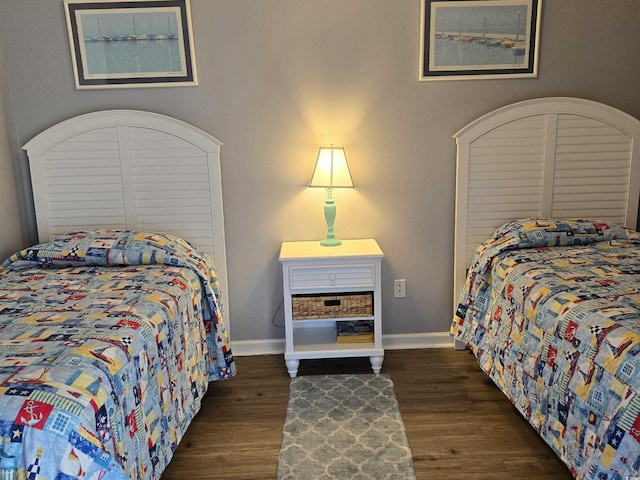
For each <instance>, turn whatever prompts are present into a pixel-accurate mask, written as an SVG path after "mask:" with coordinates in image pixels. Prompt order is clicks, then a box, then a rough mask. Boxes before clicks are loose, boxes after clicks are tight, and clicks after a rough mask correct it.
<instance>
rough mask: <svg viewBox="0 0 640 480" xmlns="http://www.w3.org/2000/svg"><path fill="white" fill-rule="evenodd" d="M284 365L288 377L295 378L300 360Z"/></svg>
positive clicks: (287, 361) (286, 361)
mask: <svg viewBox="0 0 640 480" xmlns="http://www.w3.org/2000/svg"><path fill="white" fill-rule="evenodd" d="M284 363H285V364H286V365H287V371H288V372H289V376H290V377H291V378H295V377H296V375H297V374H298V366H299V365H300V360H285V361H284ZM380 364H382V362H380ZM378 371H380V370H378Z"/></svg>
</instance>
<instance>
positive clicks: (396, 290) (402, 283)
mask: <svg viewBox="0 0 640 480" xmlns="http://www.w3.org/2000/svg"><path fill="white" fill-rule="evenodd" d="M393 296H394V297H395V298H404V297H406V296H407V281H406V280H405V279H404V278H398V279H397V280H394V281H393Z"/></svg>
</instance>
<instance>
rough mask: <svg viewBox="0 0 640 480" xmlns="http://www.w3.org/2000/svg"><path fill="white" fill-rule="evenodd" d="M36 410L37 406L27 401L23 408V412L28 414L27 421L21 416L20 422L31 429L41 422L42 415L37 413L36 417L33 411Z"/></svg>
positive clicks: (31, 401)
mask: <svg viewBox="0 0 640 480" xmlns="http://www.w3.org/2000/svg"><path fill="white" fill-rule="evenodd" d="M37 408H38V406H37V405H36V404H35V402H34V401H33V400H29V401H28V402H27V404H26V406H25V407H24V410H25V411H26V412H27V413H28V414H29V419H28V420H27V419H26V418H24V417H23V416H21V417H20V420H21V421H22V423H24V424H25V425H27V426H28V427H33V426H34V425H36V424H37V423H39V422H40V421H41V420H42V418H43V415H42V412H39V414H37V415H36V413H35V410H36V409H37Z"/></svg>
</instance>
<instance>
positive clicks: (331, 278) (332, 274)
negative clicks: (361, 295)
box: [329, 273, 336, 282]
mask: <svg viewBox="0 0 640 480" xmlns="http://www.w3.org/2000/svg"><path fill="white" fill-rule="evenodd" d="M329 281H331V282H335V281H336V274H335V273H330V274H329Z"/></svg>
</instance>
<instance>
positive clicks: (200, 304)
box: [0, 110, 236, 479]
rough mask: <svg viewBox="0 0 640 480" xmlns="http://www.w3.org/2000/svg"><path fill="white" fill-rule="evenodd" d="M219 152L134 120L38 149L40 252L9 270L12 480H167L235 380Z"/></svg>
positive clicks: (4, 387) (108, 117) (196, 138)
mask: <svg viewBox="0 0 640 480" xmlns="http://www.w3.org/2000/svg"><path fill="white" fill-rule="evenodd" d="M220 145H221V144H220V142H219V141H217V140H216V139H215V138H213V137H211V136H210V135H208V134H206V133H205V132H203V131H201V130H199V129H197V128H195V127H193V126H191V125H188V124H186V123H184V122H181V121H179V120H176V119H173V118H171V117H167V116H164V115H160V114H155V113H150V112H142V111H129V110H110V111H100V112H93V113H89V114H85V115H81V116H78V117H74V118H71V119H69V120H66V121H64V122H61V123H59V124H57V125H54V126H52V127H50V128H49V129H47V130H46V131H44V132H42V133H41V134H39V135H38V136H36V137H35V138H33V139H32V140H31V141H29V142H28V143H27V144H26V145H25V147H24V149H25V150H26V152H27V155H28V160H29V166H30V171H31V177H32V188H33V196H34V204H35V212H36V221H37V226H38V235H39V243H38V245H34V246H32V247H29V248H26V249H24V250H22V251H20V252H17V253H16V254H14V255H13V256H11V257H10V258H9V259H7V260H6V261H5V262H4V263H3V264H2V266H1V267H0V478H7V479H10V478H28V479H30V478H33V479H35V478H51V479H53V478H56V479H75V478H83V479H98V478H100V479H153V478H159V477H160V475H161V473H162V471H163V470H164V468H165V467H166V465H167V464H168V463H169V461H170V460H171V457H172V455H173V452H174V451H175V449H176V448H177V445H178V444H179V442H180V440H181V438H182V437H183V435H184V433H185V431H186V429H187V428H188V426H189V424H190V423H191V421H192V420H193V419H194V418H195V416H196V414H197V413H198V411H199V409H200V405H201V400H202V398H203V396H204V394H205V393H206V392H207V389H208V388H209V384H210V382H212V381H214V380H223V379H228V378H231V377H233V376H234V375H235V373H236V367H235V362H234V359H233V354H232V351H231V348H230V341H229V332H228V329H227V325H226V319H227V318H228V310H226V308H225V306H226V305H227V304H228V302H227V277H226V259H225V245H224V222H223V213H222V195H221V185H220Z"/></svg>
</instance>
